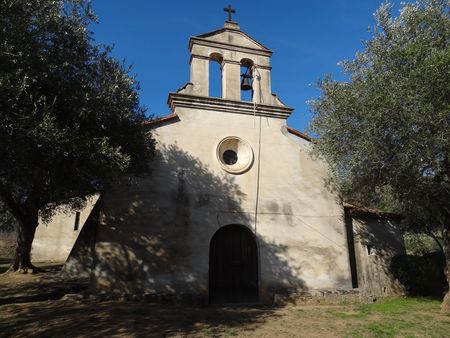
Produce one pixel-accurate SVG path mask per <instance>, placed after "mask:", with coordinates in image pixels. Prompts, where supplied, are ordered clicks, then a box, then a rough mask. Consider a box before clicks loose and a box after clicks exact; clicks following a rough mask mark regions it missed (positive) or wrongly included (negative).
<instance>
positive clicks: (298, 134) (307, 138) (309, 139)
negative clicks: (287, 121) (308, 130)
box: [287, 127, 312, 142]
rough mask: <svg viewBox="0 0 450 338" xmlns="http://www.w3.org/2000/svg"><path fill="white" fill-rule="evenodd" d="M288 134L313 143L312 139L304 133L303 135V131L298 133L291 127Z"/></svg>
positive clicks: (288, 128)
mask: <svg viewBox="0 0 450 338" xmlns="http://www.w3.org/2000/svg"><path fill="white" fill-rule="evenodd" d="M287 130H288V132H290V133H291V134H293V135H296V136H298V137H301V138H302V139H304V140H306V141H308V142H312V138H311V137H310V136H308V135H306V134H304V133H302V132H301V131H298V130H296V129H294V128H291V127H287Z"/></svg>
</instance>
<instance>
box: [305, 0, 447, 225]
mask: <svg viewBox="0 0 450 338" xmlns="http://www.w3.org/2000/svg"><path fill="white" fill-rule="evenodd" d="M391 9H392V5H391V4H389V3H386V4H383V5H382V6H381V7H380V8H379V9H378V11H377V12H376V13H375V17H376V19H377V25H376V27H375V28H374V29H373V30H372V34H373V37H372V39H371V40H369V41H366V42H365V44H364V47H365V49H364V51H362V52H360V53H357V54H356V57H355V59H354V60H353V61H344V62H342V65H343V69H344V72H345V74H346V75H347V77H348V81H347V82H338V81H334V80H333V79H332V78H331V77H330V76H328V77H326V78H325V79H324V80H322V81H321V82H320V83H319V86H320V89H321V90H322V96H321V97H320V98H319V99H317V100H315V101H313V102H312V103H311V106H312V109H313V111H314V118H313V120H312V123H311V126H310V129H311V130H312V131H313V132H314V133H315V134H316V135H318V136H319V137H318V139H317V142H316V144H315V151H316V154H318V155H319V156H322V157H323V158H324V159H325V160H326V161H327V162H328V164H329V166H330V172H331V175H330V180H329V183H330V186H331V187H332V188H333V189H335V190H336V191H338V192H339V193H340V196H341V197H342V198H343V199H345V200H347V201H351V202H354V203H355V202H356V203H364V204H366V205H368V206H374V207H378V208H382V209H384V210H385V211H393V212H400V213H402V214H403V215H405V216H406V218H405V222H404V224H407V225H408V227H409V228H410V229H416V231H425V232H429V231H431V230H432V229H436V228H437V229H441V230H442V229H443V227H444V224H448V223H449V220H450V209H449V207H450V205H449V204H448V201H449V200H450V133H449V125H450V38H449V37H450V15H449V9H450V6H449V2H448V1H447V0H421V1H418V2H415V3H405V4H403V8H402V10H401V12H400V15H399V16H398V17H393V16H392V14H391Z"/></svg>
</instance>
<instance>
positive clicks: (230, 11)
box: [223, 5, 236, 21]
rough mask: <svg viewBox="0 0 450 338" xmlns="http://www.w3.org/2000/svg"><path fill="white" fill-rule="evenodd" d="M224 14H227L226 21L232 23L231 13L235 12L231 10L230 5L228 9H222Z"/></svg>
mask: <svg viewBox="0 0 450 338" xmlns="http://www.w3.org/2000/svg"><path fill="white" fill-rule="evenodd" d="M223 10H224V11H225V12H228V20H227V21H233V20H232V19H231V13H236V10H234V9H233V8H231V5H228V7H225V8H224V9H223Z"/></svg>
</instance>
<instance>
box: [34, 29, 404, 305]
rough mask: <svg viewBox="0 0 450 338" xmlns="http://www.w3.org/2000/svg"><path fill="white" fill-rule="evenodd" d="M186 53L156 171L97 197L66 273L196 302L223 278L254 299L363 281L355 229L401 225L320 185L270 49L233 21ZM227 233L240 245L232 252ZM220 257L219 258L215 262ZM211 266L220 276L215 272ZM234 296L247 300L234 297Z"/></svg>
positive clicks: (319, 169) (364, 262)
mask: <svg viewBox="0 0 450 338" xmlns="http://www.w3.org/2000/svg"><path fill="white" fill-rule="evenodd" d="M189 50H190V52H191V59H190V66H191V77H190V82H188V83H187V84H186V85H185V86H183V87H182V88H181V89H180V90H178V91H177V92H175V93H170V94H169V99H168V104H169V106H170V108H171V110H172V114H171V115H169V116H167V117H165V118H162V119H160V120H157V121H152V122H150V123H149V124H148V125H147V127H148V128H149V129H151V130H152V135H153V137H154V138H155V139H156V141H157V157H156V159H155V160H154V162H153V171H152V175H151V176H150V177H148V178H146V179H142V180H140V181H139V183H138V184H136V185H133V186H128V187H117V189H115V190H114V191H109V192H107V193H105V194H104V195H103V196H102V197H101V202H99V203H97V204H98V206H97V208H96V209H98V210H97V211H98V214H97V216H95V217H91V222H90V223H91V224H89V226H85V228H86V229H88V228H91V230H89V231H88V230H85V231H86V234H87V235H85V236H80V240H79V243H78V244H77V245H76V246H75V248H74V250H72V254H71V255H70V258H69V261H68V262H69V263H68V268H67V269H66V270H67V271H69V272H70V273H81V272H83V273H89V274H90V275H91V281H92V283H91V284H92V285H91V286H92V288H93V289H94V290H97V291H99V292H108V293H111V292H112V293H119V294H173V295H186V296H187V297H197V298H199V299H202V300H203V301H204V302H208V301H209V300H211V293H212V292H219V293H220V292H222V293H223V292H224V291H223V290H224V288H226V287H228V288H229V290H228V291H227V292H228V293H233V290H234V289H233V285H234V284H233V283H237V284H236V285H238V286H237V287H238V288H241V289H240V290H241V291H242V290H243V291H242V292H243V294H244V293H245V292H247V291H248V290H249V288H252V290H253V291H255V292H256V298H255V299H253V300H254V301H259V302H262V303H271V302H274V301H275V300H276V299H282V298H283V297H284V295H287V294H291V295H296V294H299V295H305V294H308V295H312V294H317V293H320V292H321V291H320V290H343V291H340V292H341V293H344V294H354V293H353V291H351V290H352V289H353V288H355V287H357V286H358V285H355V278H356V277H355V276H356V275H355V273H358V277H357V278H362V279H364V282H360V283H359V284H360V285H362V284H364V283H366V284H367V279H370V278H371V277H370V274H371V273H373V271H372V270H370V268H369V267H368V266H369V265H368V264H369V263H368V260H370V259H371V257H369V258H367V257H364V252H363V249H364V248H363V247H362V244H361V247H360V246H358V245H360V244H359V243H362V242H360V241H359V239H358V238H359V237H357V236H356V228H358V229H361V227H362V228H364V227H366V226H367V229H369V230H370V231H372V230H373V229H372V228H373V227H374V228H377V227H378V226H379V225H380V227H379V228H377V230H376V231H375V233H376V236H381V237H380V238H383V241H384V240H385V239H386V238H387V239H389V240H391V237H392V238H394V239H392V241H397V238H398V234H397V233H393V232H389V231H386V230H387V228H386V227H390V223H389V222H387V221H386V222H387V223H386V222H384V221H383V222H384V223H383V222H378V223H377V224H372V223H371V221H370V219H369V218H367V220H369V221H367V222H368V223H367V222H366V219H358V220H357V221H356V220H355V222H354V223H352V227H351V228H349V224H348V217H349V216H348V215H347V213H346V212H345V210H344V207H343V205H342V204H341V203H340V202H339V201H338V199H337V197H336V196H334V195H333V194H332V193H330V192H329V191H328V190H327V189H326V187H325V185H324V178H325V177H326V174H327V168H326V166H325V165H324V163H322V162H320V161H318V160H316V159H313V158H312V157H311V156H310V154H309V150H310V147H311V139H310V138H309V137H308V136H306V135H304V134H302V133H300V132H298V131H295V130H293V129H291V128H289V127H288V126H287V124H286V119H287V118H288V117H289V116H290V114H291V113H292V111H293V109H292V108H290V107H287V106H285V105H284V104H283V103H282V102H281V100H280V99H279V98H278V97H277V96H276V95H274V94H273V93H272V92H271V81H270V72H271V67H270V57H271V55H272V52H271V51H270V50H268V49H267V48H266V47H264V46H263V45H261V44H260V43H259V42H257V41H255V40H254V39H253V38H251V37H250V36H248V35H247V34H245V33H244V32H242V31H241V30H240V28H239V26H238V25H237V24H236V23H234V22H226V23H225V26H224V28H222V29H219V30H216V31H213V32H211V33H207V34H203V35H200V36H197V37H192V38H191V39H190V41H189ZM209 62H219V63H220V64H221V69H222V97H221V98H213V97H209V87H208V86H209V78H208V76H209V73H208V69H209ZM241 66H246V67H248V68H249V69H250V71H251V75H252V76H253V81H252V88H253V90H252V93H253V95H252V100H251V102H247V101H243V100H241V89H240V84H241V78H240V75H241V74H240V73H241ZM91 209H92V207H91ZM91 209H89V210H91ZM91 214H92V213H91ZM350 217H353V216H350ZM352 219H353V218H352ZM92 220H95V221H92ZM372 225H373V227H372ZM224 229H228V230H229V231H228V230H227V231H228V235H227V234H225V232H226V231H222V230H224ZM358 231H359V230H358ZM222 232H223V233H224V235H223V237H220V236H222V235H221V234H222ZM245 233H246V234H247V235H245ZM248 234H251V236H249V235H248ZM219 235H220V236H219ZM226 236H229V237H226ZM233 236H234V237H233ZM236 236H237V237H239V238H238V239H236V238H237V237H236ZM37 237H39V234H38V235H37ZM219 237H220V238H221V239H220V241H222V242H221V244H220V245H219V244H218V245H219V246H218V247H217V248H213V247H212V246H213V245H216V244H214V243H216V242H219ZM213 238H216V239H215V241H212V239H213ZM226 238H230V241H231V240H232V241H234V243H238V244H237V245H235V244H233V245H235V248H234V249H229V248H228V247H227V243H226ZM233 238H234V239H233ZM244 238H247V239H245V241H244ZM249 238H250V239H249ZM224 241H225V242H224ZM236 241H237V242H236ZM239 241H240V242H239ZM248 241H250V242H252V241H254V244H255V246H254V247H255V248H256V249H251V247H252V245H253V244H252V243H250V242H248ZM37 243H40V242H39V239H38V242H37ZM80 243H81V244H80ZM230 243H231V242H230ZM239 243H240V244H239ZM242 243H244V244H242ZM398 243H399V245H398V246H396V247H395V250H397V251H399V252H401V250H403V249H402V248H403V247H402V243H401V241H400V242H398ZM230 246H232V244H230ZM213 249H214V252H215V254H214V255H217V257H216V256H214V257H213V254H212V250H213ZM83 250H85V251H83ZM220 250H224V254H223V255H224V256H223V257H228V256H226V255H228V254H230V255H233V254H235V253H236V252H237V255H238V256H239V255H240V256H239V257H240V258H239V259H241V261H240V262H241V263H239V262H237V263H236V264H235V265H234V266H228V267H224V266H223V265H226V264H228V263H230V262H228V261H227V259H225V258H223V257H222V256H221V251H220ZM227 250H231V251H227ZM233 250H234V251H233ZM251 250H254V251H255V252H250V251H251ZM225 251H227V253H225ZM233 252H234V253H233ZM80 253H81V254H80ZM252 255H254V257H255V262H254V263H255V265H254V267H255V268H254V271H255V276H249V274H253V272H252V273H249V272H248V271H246V268H243V267H242V266H250V265H251V264H253V263H252V259H253V258H252V257H253V256H252ZM86 256H89V257H90V258H89V259H88V260H87V261H86V262H85V263H84V264H82V263H81V264H80V262H81V261H82V260H80V259H81V258H80V257H84V258H86ZM244 256H245V257H244ZM229 257H232V256H229ZM233 259H234V258H230V260H233ZM239 259H237V261H239ZM380 259H383V258H380ZM216 261H217V262H220V264H219V263H217V264H219V265H220V267H216V266H212V264H213V263H212V262H216ZM230 264H232V263H230ZM233 264H234V263H233ZM239 264H241V265H239ZM242 264H244V265H242ZM245 264H247V265H245ZM248 264H250V265H248ZM355 264H357V265H358V269H360V271H359V270H357V269H356V268H355ZM370 264H371V263H370ZM227 269H228V270H227ZM249 269H250V268H249ZM252 269H253V268H252ZM361 269H362V270H361ZM216 270H220V271H218V272H217V273H218V275H217V276H222V277H220V278H219V277H217V276H212V275H211V274H212V273H213V272H212V271H216ZM252 271H253V270H252ZM366 272H367V273H366ZM214 273H215V272H214ZM220 273H222V275H220ZM223 273H225V274H227V273H228V274H232V275H236V276H237V277H236V276H235V277H236V278H237V280H230V281H229V282H227V283H228V284H227V285H228V286H227V285H225V284H226V283H225V282H224V283H225V284H223V283H222V284H221V278H222V279H226V278H228V277H229V276H226V275H223ZM239 274H240V275H239ZM238 275H239V276H238ZM214 278H216V279H217V278H218V280H219V281H218V282H217V283H218V284H217V285H216V284H214V283H216V282H212V280H213V279H214ZM233 278H234V277H233ZM358 281H359V280H358ZM373 283H374V285H375V284H376V283H377V281H374V282H373ZM224 285H225V286H224ZM383 285H384V284H383ZM219 289H220V290H221V291H217V290H219ZM245 290H247V291H245ZM370 290H371V291H373V292H380V290H381V289H377V288H376V287H374V286H371V289H370ZM253 291H251V292H253ZM248 292H250V291H248ZM326 292H329V293H330V292H331V293H332V294H335V293H333V291H326ZM228 293H226V292H225V293H223V294H221V295H225V296H224V297H225V298H224V299H226V297H228V296H230V295H229V294H228ZM338 293H339V292H338ZM322 294H323V292H322ZM231 296H233V295H231ZM231 296H230V297H231ZM239 297H241V298H239ZM242 297H243V298H242ZM230 299H231V298H230ZM239 299H241V300H243V301H245V300H246V299H247V298H245V295H244V296H242V295H241V294H240V295H239V296H238V297H237V298H233V297H232V299H231V300H230V301H233V302H234V301H238V300H239Z"/></svg>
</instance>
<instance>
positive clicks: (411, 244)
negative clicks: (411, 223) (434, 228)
mask: <svg viewBox="0 0 450 338" xmlns="http://www.w3.org/2000/svg"><path fill="white" fill-rule="evenodd" d="M403 239H404V242H405V249H406V253H407V254H410V255H424V254H427V253H430V252H438V251H440V250H441V249H440V247H439V246H438V245H437V243H436V241H435V240H434V239H433V238H432V237H430V236H429V235H425V234H420V233H419V234H418V233H409V232H407V233H405V234H404V235H403Z"/></svg>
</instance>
